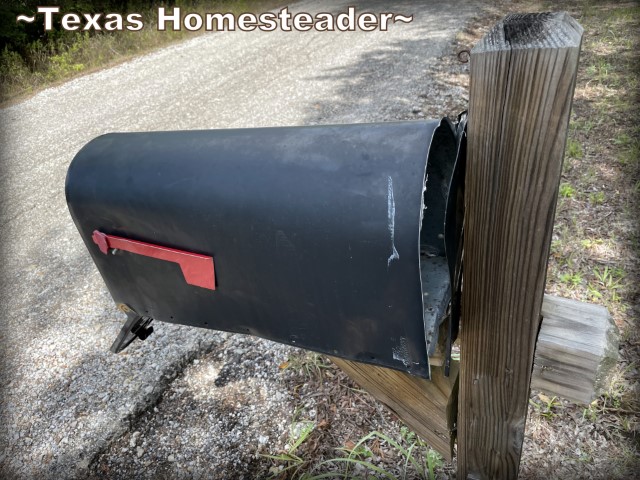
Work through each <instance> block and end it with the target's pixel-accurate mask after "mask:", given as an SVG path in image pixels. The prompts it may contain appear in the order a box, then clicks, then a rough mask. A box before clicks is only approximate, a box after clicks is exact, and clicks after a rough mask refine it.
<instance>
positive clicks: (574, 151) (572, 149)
mask: <svg viewBox="0 0 640 480" xmlns="http://www.w3.org/2000/svg"><path fill="white" fill-rule="evenodd" d="M567 156H568V157H569V158H582V146H581V145H580V143H578V141H577V140H574V139H573V138H571V137H569V138H568V139H567Z"/></svg>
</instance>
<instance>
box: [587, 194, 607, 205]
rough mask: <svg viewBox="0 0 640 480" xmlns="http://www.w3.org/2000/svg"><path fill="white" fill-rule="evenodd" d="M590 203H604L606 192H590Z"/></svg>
mask: <svg viewBox="0 0 640 480" xmlns="http://www.w3.org/2000/svg"><path fill="white" fill-rule="evenodd" d="M589 203H591V204H592V205H602V204H603V203H604V192H592V193H590V194H589Z"/></svg>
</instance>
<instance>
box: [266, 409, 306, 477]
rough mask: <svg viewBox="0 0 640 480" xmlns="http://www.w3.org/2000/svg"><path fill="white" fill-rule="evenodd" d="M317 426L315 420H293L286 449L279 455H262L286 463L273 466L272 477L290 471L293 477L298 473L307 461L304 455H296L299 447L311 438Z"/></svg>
mask: <svg viewBox="0 0 640 480" xmlns="http://www.w3.org/2000/svg"><path fill="white" fill-rule="evenodd" d="M315 428H316V424H315V423H314V422H310V421H306V422H293V423H292V424H291V426H290V427H289V441H288V443H287V445H288V447H287V448H286V451H284V452H282V453H280V454H278V455H262V456H263V457H265V458H270V459H271V460H274V461H275V462H281V463H283V464H284V465H282V466H281V468H280V467H277V466H275V467H272V468H271V477H270V478H275V477H278V476H280V475H282V474H283V473H286V472H290V473H291V475H292V477H294V478H295V476H296V475H297V474H298V472H299V471H300V469H302V467H303V466H304V465H305V464H306V463H307V462H306V460H304V459H303V458H302V457H300V456H298V455H296V452H297V450H298V448H300V446H301V445H302V444H303V443H304V442H305V441H306V440H307V439H308V438H309V435H311V432H313V430H314V429H315Z"/></svg>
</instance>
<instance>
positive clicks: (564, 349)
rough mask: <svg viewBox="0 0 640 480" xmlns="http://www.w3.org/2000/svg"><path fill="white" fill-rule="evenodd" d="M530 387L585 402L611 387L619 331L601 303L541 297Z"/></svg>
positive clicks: (548, 296)
mask: <svg viewBox="0 0 640 480" xmlns="http://www.w3.org/2000/svg"><path fill="white" fill-rule="evenodd" d="M542 316H543V317H544V318H543V320H542V325H541V327H540V333H539V334H538V341H537V343H536V353H535V358H534V361H533V373H532V377H531V388H534V389H536V390H540V391H541V392H544V393H545V394H547V395H556V396H558V397H562V398H565V399H567V400H571V401H573V402H576V403H583V404H589V403H591V401H592V400H594V399H595V398H596V397H597V396H598V395H599V394H600V393H602V392H603V391H604V390H606V389H607V388H608V387H609V382H610V379H611V373H612V371H613V368H614V367H615V365H616V363H617V361H618V338H619V334H618V328H617V327H616V325H615V323H613V319H612V318H611V315H609V312H608V311H607V309H606V308H605V307H603V306H600V305H592V304H590V303H583V302H578V301H576V300H569V299H566V298H560V297H553V296H550V295H545V297H544V301H543V303H542Z"/></svg>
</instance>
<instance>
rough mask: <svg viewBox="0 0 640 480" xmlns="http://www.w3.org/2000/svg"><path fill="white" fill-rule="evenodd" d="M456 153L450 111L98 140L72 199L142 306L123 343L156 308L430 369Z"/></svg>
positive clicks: (121, 294)
mask: <svg viewBox="0 0 640 480" xmlns="http://www.w3.org/2000/svg"><path fill="white" fill-rule="evenodd" d="M456 154H457V144H456V135H455V133H454V127H453V125H452V124H451V123H449V121H448V120H443V121H411V122H394V123H379V124H360V125H333V126H312V127H288V128H259V129H238V130H210V131H182V132H154V133H114V134H108V135H104V136H101V137H98V138H96V139H94V140H92V141H91V142H90V143H89V144H87V145H86V146H85V147H84V148H83V149H82V150H81V151H80V152H79V153H78V154H77V155H76V157H75V158H74V160H73V162H72V163H71V166H70V167H69V171H68V175H67V182H66V195H67V202H68V204H69V210H70V212H71V216H72V218H73V220H74V222H75V224H76V226H77V228H78V230H79V232H80V234H81V235H82V238H83V240H84V242H85V244H86V246H87V248H88V250H89V252H90V254H91V257H92V258H93V260H94V262H95V264H96V265H97V267H98V269H99V271H100V273H101V275H102V277H103V278H104V281H105V282H106V284H107V287H108V288H109V291H110V292H111V295H112V296H113V298H114V300H115V301H116V302H117V303H118V304H119V305H120V306H121V308H122V309H123V310H124V311H125V312H127V313H128V314H129V317H130V318H129V321H128V322H127V324H126V325H125V327H124V328H123V332H122V333H121V335H120V337H119V338H118V340H117V341H116V343H115V344H114V347H113V348H112V349H113V350H114V351H119V350H121V349H122V348H124V347H125V346H126V345H127V344H128V343H129V342H130V341H131V340H132V339H133V338H135V337H136V336H137V337H140V338H144V337H145V336H146V335H148V333H149V332H150V328H149V323H150V321H151V319H155V320H160V321H163V322H171V323H179V324H185V325H191V326H195V327H203V328H210V329H216V330H225V331H230V332H240V333H249V334H253V335H257V336H260V337H264V338H268V339H272V340H275V341H278V342H282V343H287V344H290V345H295V346H299V347H303V348H307V349H310V350H315V351H318V352H323V353H326V354H330V355H335V356H339V357H343V358H348V359H351V360H356V361H361V362H366V363H372V364H376V365H381V366H386V367H391V368H395V369H399V370H404V371H408V372H410V373H412V374H416V375H420V376H423V377H426V378H428V377H429V361H428V355H429V354H431V353H432V350H433V347H434V346H435V339H436V335H437V329H438V326H439V323H440V322H441V321H442V318H443V317H444V313H445V311H446V308H447V305H448V304H449V299H450V296H451V293H450V291H451V288H450V284H451V281H450V278H451V272H450V268H449V265H448V263H447V257H446V254H447V253H449V254H450V257H451V252H447V251H446V250H447V249H446V248H445V215H446V212H447V201H449V202H450V203H451V202H452V199H451V198H449V191H450V185H451V181H452V175H453V170H454V165H455V159H456ZM454 184H455V182H454ZM450 210H451V207H450Z"/></svg>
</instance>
